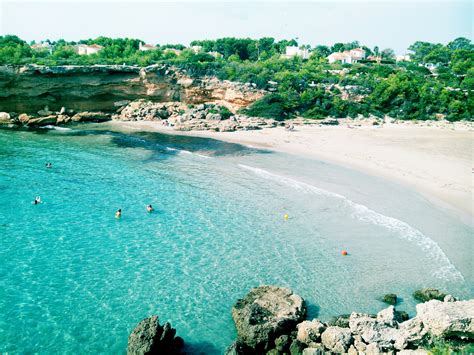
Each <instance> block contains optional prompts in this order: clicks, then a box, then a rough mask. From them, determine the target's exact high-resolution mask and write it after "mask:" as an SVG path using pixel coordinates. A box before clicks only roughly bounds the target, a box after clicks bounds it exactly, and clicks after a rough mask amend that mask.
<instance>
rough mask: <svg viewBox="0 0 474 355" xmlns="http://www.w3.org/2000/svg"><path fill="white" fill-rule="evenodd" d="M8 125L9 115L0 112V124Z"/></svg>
mask: <svg viewBox="0 0 474 355" xmlns="http://www.w3.org/2000/svg"><path fill="white" fill-rule="evenodd" d="M5 123H10V114H9V113H8V112H0V124H5Z"/></svg>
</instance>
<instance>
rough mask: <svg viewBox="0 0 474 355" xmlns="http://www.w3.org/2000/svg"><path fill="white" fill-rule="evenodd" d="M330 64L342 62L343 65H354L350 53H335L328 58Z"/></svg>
mask: <svg viewBox="0 0 474 355" xmlns="http://www.w3.org/2000/svg"><path fill="white" fill-rule="evenodd" d="M327 59H328V61H329V64H332V63H335V62H341V64H352V63H353V60H352V57H351V56H350V54H349V53H347V52H334V53H331V54H329V55H328V56H327Z"/></svg>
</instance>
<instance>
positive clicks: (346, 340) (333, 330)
mask: <svg viewBox="0 0 474 355" xmlns="http://www.w3.org/2000/svg"><path fill="white" fill-rule="evenodd" d="M321 341H322V343H323V345H324V347H325V348H326V349H328V350H330V351H332V352H336V353H345V352H346V351H347V350H348V349H349V346H350V345H351V343H352V334H351V331H350V330H349V329H347V328H341V327H328V328H327V329H326V330H325V331H324V333H323V334H322V335H321Z"/></svg>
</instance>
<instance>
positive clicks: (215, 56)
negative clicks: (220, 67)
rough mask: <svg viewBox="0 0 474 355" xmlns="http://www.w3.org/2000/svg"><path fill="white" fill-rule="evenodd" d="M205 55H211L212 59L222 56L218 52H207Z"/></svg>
mask: <svg viewBox="0 0 474 355" xmlns="http://www.w3.org/2000/svg"><path fill="white" fill-rule="evenodd" d="M207 54H209V55H212V56H213V57H214V58H222V57H223V55H222V54H221V53H219V52H207Z"/></svg>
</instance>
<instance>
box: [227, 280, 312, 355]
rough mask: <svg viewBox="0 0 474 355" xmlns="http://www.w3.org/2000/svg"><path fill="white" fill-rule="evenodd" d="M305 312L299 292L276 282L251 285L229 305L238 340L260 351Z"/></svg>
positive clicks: (299, 320) (300, 319)
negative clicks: (279, 285)
mask: <svg viewBox="0 0 474 355" xmlns="http://www.w3.org/2000/svg"><path fill="white" fill-rule="evenodd" d="M305 314H306V305H305V302H304V300H303V299H302V298H301V297H300V296H298V295H295V294H294V293H293V292H292V291H291V290H290V289H288V288H281V287H276V286H260V287H256V288H253V289H252V290H251V291H250V292H249V293H248V294H247V296H245V297H244V298H243V299H240V300H238V301H237V303H236V304H235V305H234V307H233V308H232V318H233V319H234V322H235V326H236V328H237V341H238V342H239V343H240V344H242V345H243V346H244V347H247V348H251V349H253V350H254V351H256V352H260V353H261V352H263V351H266V350H269V349H271V348H273V347H274V345H275V340H276V339H277V338H278V337H279V336H281V335H287V334H290V333H291V332H292V331H294V330H295V329H296V324H298V323H299V322H301V321H302V320H303V319H304V317H305Z"/></svg>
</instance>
